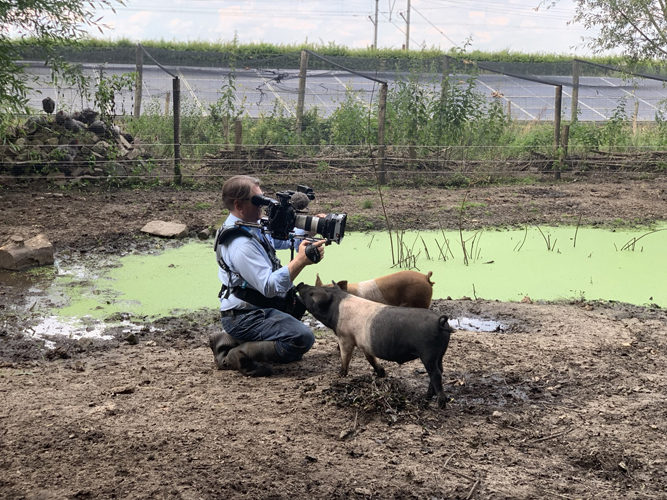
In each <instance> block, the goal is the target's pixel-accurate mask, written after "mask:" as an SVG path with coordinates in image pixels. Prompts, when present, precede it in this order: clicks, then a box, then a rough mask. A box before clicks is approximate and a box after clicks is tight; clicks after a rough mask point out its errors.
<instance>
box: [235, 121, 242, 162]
mask: <svg viewBox="0 0 667 500" xmlns="http://www.w3.org/2000/svg"><path fill="white" fill-rule="evenodd" d="M242 146H243V122H242V121H241V120H236V121H235V122H234V158H236V159H240V158H241V147H242Z"/></svg>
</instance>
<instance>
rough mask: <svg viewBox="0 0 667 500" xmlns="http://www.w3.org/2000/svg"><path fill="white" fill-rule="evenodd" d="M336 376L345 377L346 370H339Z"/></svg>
mask: <svg viewBox="0 0 667 500" xmlns="http://www.w3.org/2000/svg"><path fill="white" fill-rule="evenodd" d="M338 376H339V377H347V370H343V369H341V370H340V371H339V372H338Z"/></svg>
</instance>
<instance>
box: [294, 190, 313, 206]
mask: <svg viewBox="0 0 667 500" xmlns="http://www.w3.org/2000/svg"><path fill="white" fill-rule="evenodd" d="M290 202H291V203H292V206H293V207H294V210H303V209H304V208H306V207H307V206H308V204H309V203H310V198H308V195H306V194H305V193H299V192H297V193H294V194H293V195H292V198H291V200H290Z"/></svg>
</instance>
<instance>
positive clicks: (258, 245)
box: [209, 175, 324, 377]
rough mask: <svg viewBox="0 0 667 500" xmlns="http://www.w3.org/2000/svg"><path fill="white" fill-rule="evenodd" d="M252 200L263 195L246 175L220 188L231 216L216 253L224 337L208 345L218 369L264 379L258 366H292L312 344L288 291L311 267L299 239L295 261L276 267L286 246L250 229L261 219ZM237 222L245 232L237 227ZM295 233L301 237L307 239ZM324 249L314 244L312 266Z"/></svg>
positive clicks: (212, 339)
mask: <svg viewBox="0 0 667 500" xmlns="http://www.w3.org/2000/svg"><path fill="white" fill-rule="evenodd" d="M254 195H262V190H261V189H260V186H259V180H258V179H256V178H254V177H249V176H246V175H237V176H234V177H232V178H230V179H229V180H227V182H225V184H224V186H223V188H222V201H223V203H224V204H225V207H227V209H228V210H229V212H230V215H229V216H228V217H227V219H226V220H225V222H224V224H223V226H222V228H221V231H220V232H219V233H218V236H217V239H216V247H215V248H216V257H217V259H218V265H219V270H218V277H219V278H220V281H221V282H222V289H221V290H220V311H221V322H222V328H223V331H222V332H220V333H217V334H214V335H211V337H210V339H209V341H210V346H211V349H212V350H213V355H214V357H215V363H216V365H217V366H218V368H219V369H221V370H222V369H235V370H238V371H240V372H241V373H243V374H244V375H249V376H252V377H265V376H269V375H271V374H272V373H273V370H272V369H271V367H270V366H268V365H263V364H261V363H262V362H267V361H268V362H274V363H289V362H291V361H297V360H299V359H301V357H302V356H303V355H304V354H305V353H306V352H307V351H308V350H310V348H311V347H312V346H313V344H314V343H315V336H314V335H313V332H312V331H310V329H309V328H308V327H307V326H306V325H304V324H303V323H302V322H301V321H300V319H301V316H302V315H303V313H304V312H305V308H304V307H303V304H302V303H301V302H300V299H298V297H297V295H296V291H295V290H294V285H293V281H294V280H295V279H296V277H297V276H298V275H299V273H300V272H301V271H302V270H303V269H304V268H305V267H306V266H307V265H310V264H313V263H314V262H313V261H312V260H310V259H309V258H308V257H307V256H306V251H305V249H306V246H307V245H308V244H309V242H308V241H306V240H303V239H302V240H301V242H300V245H299V247H298V250H297V254H296V256H295V257H294V259H293V260H291V261H290V262H289V264H287V265H285V266H283V265H281V263H280V260H278V258H277V257H276V249H279V250H280V249H286V248H290V242H289V241H288V240H274V239H273V238H271V237H270V236H268V235H266V234H263V233H262V231H261V229H260V228H259V227H251V226H252V225H257V224H258V221H259V219H260V218H261V216H262V207H261V206H257V205H254V204H253V203H252V201H251V199H252V197H253V196H254ZM237 221H241V222H246V223H250V226H238V225H236V222H237ZM297 231H299V232H300V233H301V236H302V237H304V236H310V235H309V234H305V232H303V231H301V230H297ZM297 234H298V233H297ZM297 237H298V236H297ZM297 241H299V240H297ZM323 244H324V241H318V242H315V243H313V245H314V246H315V247H316V249H317V251H318V252H319V257H320V259H316V260H317V261H319V260H321V259H322V258H323V257H324V246H322V245H323Z"/></svg>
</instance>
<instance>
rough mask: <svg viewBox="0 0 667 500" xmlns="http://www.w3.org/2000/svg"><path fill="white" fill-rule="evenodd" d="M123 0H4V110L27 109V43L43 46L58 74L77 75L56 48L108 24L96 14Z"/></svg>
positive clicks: (0, 80)
mask: <svg viewBox="0 0 667 500" xmlns="http://www.w3.org/2000/svg"><path fill="white" fill-rule="evenodd" d="M113 3H119V4H121V5H122V4H123V2H122V0H3V1H1V2H0V111H1V112H3V114H4V113H8V112H9V113H11V112H24V111H26V103H27V88H28V85H29V79H28V77H27V76H26V74H25V73H24V71H23V66H22V65H21V64H19V63H18V59H19V50H20V48H21V46H22V45H24V44H32V45H35V44H37V45H39V46H40V47H42V48H43V51H44V52H43V53H44V57H45V63H46V64H48V65H49V66H50V67H51V68H52V70H54V72H55V75H57V74H63V75H65V76H66V78H68V76H67V75H69V78H76V77H75V76H72V75H74V74H75V72H73V71H72V70H71V68H70V67H68V65H67V64H65V63H64V62H63V61H62V60H61V59H60V58H59V57H58V56H57V53H56V51H55V50H54V49H55V47H57V46H63V45H70V44H73V43H75V42H76V41H77V40H81V39H83V38H84V37H85V36H86V29H87V28H89V27H96V28H98V29H99V30H100V31H102V29H103V28H105V27H106V26H105V25H103V24H101V23H100V21H101V18H97V17H96V16H95V9H97V8H105V7H107V8H111V10H113V7H112V4H113Z"/></svg>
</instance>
